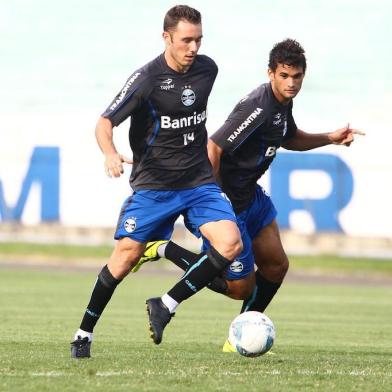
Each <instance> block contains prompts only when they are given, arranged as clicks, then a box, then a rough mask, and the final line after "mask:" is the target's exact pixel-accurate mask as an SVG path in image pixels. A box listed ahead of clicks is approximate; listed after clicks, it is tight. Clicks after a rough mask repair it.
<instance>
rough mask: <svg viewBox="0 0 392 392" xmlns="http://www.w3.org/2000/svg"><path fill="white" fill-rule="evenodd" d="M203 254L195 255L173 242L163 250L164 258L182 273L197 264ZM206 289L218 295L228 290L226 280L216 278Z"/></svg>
mask: <svg viewBox="0 0 392 392" xmlns="http://www.w3.org/2000/svg"><path fill="white" fill-rule="evenodd" d="M204 255H205V252H204V253H201V254H196V253H193V252H190V251H189V250H187V249H185V248H183V247H181V246H179V245H177V244H176V243H174V242H173V241H169V242H168V243H167V245H166V248H165V258H166V259H168V260H170V261H172V262H173V263H174V264H175V265H176V266H177V267H180V268H181V269H182V270H183V271H187V270H188V269H189V268H190V267H191V266H192V265H193V264H195V263H197V262H198V261H199V260H200V258H201V257H202V256H204ZM207 287H208V288H209V289H211V290H212V291H215V292H217V293H219V294H226V293H227V290H228V286H227V282H226V279H224V278H223V277H221V276H216V277H215V278H214V279H213V280H212V281H211V282H209V283H208V284H207Z"/></svg>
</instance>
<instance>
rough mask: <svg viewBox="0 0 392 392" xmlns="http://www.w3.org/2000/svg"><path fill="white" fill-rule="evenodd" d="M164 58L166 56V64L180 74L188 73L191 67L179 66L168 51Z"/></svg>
mask: <svg viewBox="0 0 392 392" xmlns="http://www.w3.org/2000/svg"><path fill="white" fill-rule="evenodd" d="M164 56H165V60H166V64H167V65H168V67H169V68H171V69H172V70H173V71H176V72H178V73H186V72H188V70H189V68H190V65H187V66H183V65H181V64H179V63H178V62H177V61H176V60H175V59H174V58H173V57H172V56H170V54H169V53H168V52H167V51H165V53H164Z"/></svg>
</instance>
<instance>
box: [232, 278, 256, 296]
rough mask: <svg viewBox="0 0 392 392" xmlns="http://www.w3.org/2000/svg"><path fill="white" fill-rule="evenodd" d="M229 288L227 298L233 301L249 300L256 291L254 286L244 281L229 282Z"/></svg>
mask: <svg viewBox="0 0 392 392" xmlns="http://www.w3.org/2000/svg"><path fill="white" fill-rule="evenodd" d="M227 286H228V289H227V296H228V297H230V298H232V299H239V300H245V299H248V298H249V297H250V296H251V295H252V293H253V290H254V284H251V283H250V282H246V281H243V280H229V281H227Z"/></svg>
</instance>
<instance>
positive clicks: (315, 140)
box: [282, 124, 365, 151]
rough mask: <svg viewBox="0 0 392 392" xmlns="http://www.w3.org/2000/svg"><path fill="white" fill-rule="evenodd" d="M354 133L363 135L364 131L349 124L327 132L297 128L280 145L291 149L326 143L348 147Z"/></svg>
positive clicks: (309, 147) (304, 148)
mask: <svg viewBox="0 0 392 392" xmlns="http://www.w3.org/2000/svg"><path fill="white" fill-rule="evenodd" d="M355 134H357V135H365V133H364V132H361V131H359V130H357V129H353V128H350V125H349V124H347V126H345V127H344V128H340V129H337V130H336V131H334V132H328V133H307V132H304V131H301V130H300V129H297V132H296V134H295V136H294V137H292V138H290V139H288V140H287V141H285V142H284V143H283V144H282V147H283V148H285V149H287V150H293V151H306V150H312V149H314V148H318V147H322V146H326V145H328V144H337V145H345V146H347V147H348V146H349V145H350V144H351V143H352V142H353V141H354V135H355Z"/></svg>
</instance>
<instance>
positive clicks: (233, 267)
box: [230, 259, 244, 272]
mask: <svg viewBox="0 0 392 392" xmlns="http://www.w3.org/2000/svg"><path fill="white" fill-rule="evenodd" d="M243 269H244V265H243V264H242V263H241V261H239V260H238V259H236V260H234V261H233V262H232V263H231V264H230V271H232V272H242V270H243Z"/></svg>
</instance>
